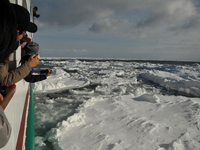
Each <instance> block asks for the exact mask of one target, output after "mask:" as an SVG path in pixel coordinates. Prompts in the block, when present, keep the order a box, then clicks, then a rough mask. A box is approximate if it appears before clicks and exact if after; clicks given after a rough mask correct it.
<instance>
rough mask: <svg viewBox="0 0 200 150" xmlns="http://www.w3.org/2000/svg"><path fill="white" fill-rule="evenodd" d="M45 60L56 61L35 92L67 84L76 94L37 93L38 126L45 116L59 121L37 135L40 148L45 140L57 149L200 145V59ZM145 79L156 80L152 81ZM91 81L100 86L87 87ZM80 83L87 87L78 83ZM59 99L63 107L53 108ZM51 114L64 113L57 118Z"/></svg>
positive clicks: (153, 149)
mask: <svg viewBox="0 0 200 150" xmlns="http://www.w3.org/2000/svg"><path fill="white" fill-rule="evenodd" d="M41 64H42V65H45V66H47V67H48V66H55V65H57V67H53V69H52V70H53V71H52V72H53V73H52V75H51V76H50V77H48V79H47V80H45V81H42V82H38V83H35V85H34V92H35V93H44V92H47V93H48V92H51V93H52V92H55V91H56V90H57V91H58V90H63V89H68V90H69V93H68V94H71V95H73V96H77V97H76V98H75V99H70V98H66V97H64V96H58V97H57V98H52V97H50V98H49V97H48V98H44V97H43V98H41V97H40V96H37V95H36V96H35V101H36V105H35V109H36V127H38V126H41V127H40V128H45V126H47V125H45V124H42V122H45V121H46V122H47V120H48V123H49V122H51V123H55V121H57V122H56V124H55V126H54V127H52V128H49V130H48V131H47V132H46V133H45V134H44V135H43V136H36V145H37V146H38V149H39V148H41V149H42V148H44V147H45V146H46V143H45V142H46V141H48V142H49V143H51V144H52V147H53V148H52V149H55V150H199V149H200V134H199V133H200V66H199V65H198V64H194V65H192V66H179V65H166V64H150V63H131V62H129V63H127V62H109V61H108V62H97V61H95V62H80V61H61V62H59V61H49V62H48V63H47V64H46V62H41ZM66 70H68V71H69V70H70V71H75V70H78V72H79V73H77V72H75V73H73V74H70V73H67V72H66ZM143 80H145V81H146V80H147V81H151V82H153V83H155V84H154V86H149V85H148V84H145V83H143V82H144V81H143ZM91 83H93V84H98V86H96V87H95V88H94V89H86V88H85V89H84V87H86V86H87V85H89V84H91ZM153 83H152V84H153ZM102 85H103V86H102ZM81 87H82V88H83V89H79V88H81ZM163 90H164V91H165V92H162V91H163ZM97 93H101V95H100V94H97ZM171 93H178V94H171ZM81 95H84V96H85V97H87V99H84V98H85V97H84V98H81ZM41 101H42V102H41ZM79 102H81V103H80V105H78V107H77V108H75V110H74V112H73V113H71V112H70V114H71V115H67V117H66V114H68V111H69V108H70V107H72V106H73V104H74V103H76V104H78V103H79ZM59 103H62V104H60V105H62V107H61V106H59V107H57V108H55V107H56V106H55V104H59ZM63 103H65V105H63ZM52 104H53V105H52ZM43 108H44V109H43ZM42 109H43V110H42ZM41 110H42V111H44V112H45V111H46V112H45V113H44V112H40V111H41ZM50 111H51V112H50ZM53 116H56V117H58V116H62V117H61V119H60V120H59V121H58V120H56V119H54V118H53ZM63 118H64V119H63ZM37 121H38V122H37ZM49 124H50V123H49Z"/></svg>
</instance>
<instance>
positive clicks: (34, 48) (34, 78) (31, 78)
mask: <svg viewBox="0 0 200 150" xmlns="http://www.w3.org/2000/svg"><path fill="white" fill-rule="evenodd" d="M23 45H24V43H23ZM23 50H24V52H25V56H23V58H22V60H21V62H22V64H23V62H25V61H26V60H27V59H29V57H30V56H32V55H38V50H39V45H38V44H37V43H35V42H29V43H26V45H25V46H24V47H23ZM38 62H39V59H38ZM33 73H34V69H33V68H32V70H31V71H30V73H29V74H28V76H26V77H25V78H24V80H25V81H26V82H31V83H35V82H38V81H42V80H45V79H46V78H47V76H49V75H51V71H50V70H49V69H47V71H46V73H44V74H39V75H35V74H33Z"/></svg>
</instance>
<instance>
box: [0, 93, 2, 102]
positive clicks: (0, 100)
mask: <svg viewBox="0 0 200 150" xmlns="http://www.w3.org/2000/svg"><path fill="white" fill-rule="evenodd" d="M2 101H3V96H2V94H0V102H2Z"/></svg>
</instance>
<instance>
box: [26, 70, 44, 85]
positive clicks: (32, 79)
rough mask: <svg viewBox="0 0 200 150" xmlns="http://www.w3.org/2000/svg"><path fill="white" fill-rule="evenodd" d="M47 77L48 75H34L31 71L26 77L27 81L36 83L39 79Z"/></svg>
mask: <svg viewBox="0 0 200 150" xmlns="http://www.w3.org/2000/svg"><path fill="white" fill-rule="evenodd" d="M46 78H47V77H46V75H32V74H31V72H30V73H29V74H28V76H26V77H25V78H24V80H25V81H26V82H30V83H35V82H38V81H42V80H45V79H46Z"/></svg>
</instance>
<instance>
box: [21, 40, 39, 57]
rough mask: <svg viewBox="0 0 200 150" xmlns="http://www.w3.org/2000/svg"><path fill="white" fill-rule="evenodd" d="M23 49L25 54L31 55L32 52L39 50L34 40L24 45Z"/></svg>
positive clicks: (36, 52) (35, 52)
mask: <svg viewBox="0 0 200 150" xmlns="http://www.w3.org/2000/svg"><path fill="white" fill-rule="evenodd" d="M24 50H25V53H26V55H33V54H35V55H37V54H38V50H39V45H38V44H37V43H35V42H30V43H27V44H26V45H25V46H24Z"/></svg>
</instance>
